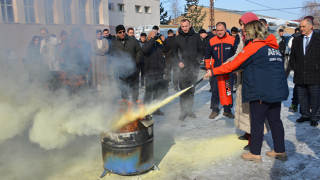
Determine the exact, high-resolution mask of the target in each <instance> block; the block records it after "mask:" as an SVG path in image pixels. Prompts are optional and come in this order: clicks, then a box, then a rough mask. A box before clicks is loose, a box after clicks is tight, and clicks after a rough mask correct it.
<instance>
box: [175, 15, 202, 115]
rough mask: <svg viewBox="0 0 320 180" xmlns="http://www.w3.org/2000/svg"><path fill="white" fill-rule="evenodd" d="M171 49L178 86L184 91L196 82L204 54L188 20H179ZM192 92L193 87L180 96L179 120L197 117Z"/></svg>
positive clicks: (199, 39) (198, 36) (198, 38)
mask: <svg viewBox="0 0 320 180" xmlns="http://www.w3.org/2000/svg"><path fill="white" fill-rule="evenodd" d="M173 48H174V49H173V59H174V61H175V62H176V63H177V64H178V65H179V68H180V72H179V86H180V88H181V89H185V88H188V87H190V86H192V85H193V84H194V83H196V82H197V78H198V74H199V69H200V68H199V67H200V60H201V59H202V58H203V56H204V52H205V47H204V46H203V42H202V41H201V38H200V35H199V34H197V33H195V31H194V29H193V28H192V26H191V24H190V21H189V20H187V19H182V20H181V23H180V28H179V35H178V36H176V37H175V41H174V45H173ZM178 51H180V54H181V59H180V58H179V56H178ZM194 92H195V88H194V87H193V88H191V89H189V90H188V91H187V92H185V93H183V94H182V95H181V96H180V108H181V114H180V116H179V120H184V119H185V118H186V117H187V116H189V117H191V118H196V117H197V116H196V115H195V114H194V113H193V112H192V106H193V100H194Z"/></svg>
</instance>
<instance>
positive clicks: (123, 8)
mask: <svg viewBox="0 0 320 180" xmlns="http://www.w3.org/2000/svg"><path fill="white" fill-rule="evenodd" d="M120 7H122V10H120ZM118 12H125V6H124V4H120V3H118Z"/></svg>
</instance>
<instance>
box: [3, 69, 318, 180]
mask: <svg viewBox="0 0 320 180" xmlns="http://www.w3.org/2000/svg"><path fill="white" fill-rule="evenodd" d="M203 75H204V71H201V73H200V74H199V77H203ZM288 84H289V90H290V96H289V98H288V100H287V101H284V102H283V105H282V111H281V118H282V120H283V123H284V128H285V145H286V151H287V155H288V161H286V162H282V161H280V160H275V159H270V158H268V157H266V156H265V153H266V151H269V150H272V149H273V142H272V137H271V132H269V133H268V134H266V135H265V137H264V141H263V147H262V153H261V155H262V163H261V164H257V163H253V162H246V161H243V160H242V159H241V158H240V155H241V153H243V152H246V151H244V150H243V147H244V146H245V145H246V144H247V141H240V140H238V139H237V136H239V135H242V134H243V132H242V131H240V130H237V129H236V128H235V126H234V122H233V119H229V118H227V117H224V116H222V115H221V113H220V114H219V116H218V117H217V118H215V119H214V120H212V119H209V118H208V116H209V115H210V113H211V110H210V98H211V93H209V91H208V90H209V82H208V80H204V81H203V82H201V83H200V84H199V85H198V86H197V88H196V95H195V102H194V108H193V110H194V112H195V114H196V115H197V118H196V119H192V118H189V117H187V118H186V119H185V120H184V121H179V120H178V116H179V111H180V108H179V98H177V99H175V100H174V101H173V102H171V103H169V104H167V105H166V106H164V107H163V108H161V110H162V111H163V112H164V113H165V116H163V117H160V116H154V120H155V125H154V129H155V134H154V136H155V140H154V156H155V157H154V159H155V164H156V165H157V166H158V167H159V169H160V171H149V172H146V173H144V174H140V175H136V176H119V175H115V174H107V175H106V176H105V177H104V178H102V179H106V180H107V179H117V180H118V179H119V180H121V179H124V180H127V179H128V180H129V179H130V180H136V179H137V180H138V179H148V180H149V179H166V180H169V179H178V180H180V179H185V180H189V179H190V180H194V179H198V180H202V179H210V180H211V179H213V180H215V179H217V180H221V179H252V180H253V179H259V180H260V179H288V180H289V179H292V180H296V179H320V160H319V156H320V129H319V128H320V126H318V127H311V126H310V124H309V123H308V122H306V123H302V124H297V123H296V122H295V120H296V119H297V118H299V117H300V115H299V113H298V112H295V113H292V112H289V111H288V108H289V106H290V105H291V98H292V91H293V85H294V84H293V83H292V74H291V75H290V76H289V79H288ZM174 93H175V91H173V89H172V87H171V88H170V95H171V94H174ZM143 95H144V89H141V90H140V96H139V97H140V98H142V97H143ZM233 112H234V111H233ZM27 136H28V131H26V132H24V133H22V134H21V135H19V136H16V137H14V138H12V139H10V140H7V141H6V142H4V143H2V144H0V179H4V180H7V179H8V180H25V179H28V180H29V179H30V180H37V179H39V180H82V179H83V180H93V179H94V180H95V179H100V178H99V176H100V175H101V173H102V172H103V162H102V157H101V144H100V137H99V136H90V137H87V136H78V137H77V138H76V139H75V140H74V141H72V142H71V143H69V144H68V145H67V146H66V147H65V148H63V149H59V150H45V149H42V148H40V147H39V145H37V144H34V143H31V142H30V141H29V139H28V137H27Z"/></svg>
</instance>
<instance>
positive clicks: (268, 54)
mask: <svg viewBox="0 0 320 180" xmlns="http://www.w3.org/2000/svg"><path fill="white" fill-rule="evenodd" d="M278 48H279V45H278V43H277V40H276V37H275V36H274V35H269V36H268V38H266V39H265V40H254V41H250V42H249V43H248V45H247V46H245V47H244V48H243V50H242V52H241V53H239V55H238V56H237V57H236V58H235V59H234V60H233V61H231V62H230V63H227V64H224V65H222V66H220V67H218V68H214V69H213V70H212V72H213V74H214V75H218V74H226V73H230V72H232V71H233V70H235V69H237V68H239V69H243V79H242V103H245V102H250V101H256V100H261V101H265V102H268V103H275V102H281V101H284V100H287V98H288V95H289V89H288V84H287V78H286V73H285V70H284V65H283V62H282V61H283V58H282V56H281V53H280V51H279V50H278Z"/></svg>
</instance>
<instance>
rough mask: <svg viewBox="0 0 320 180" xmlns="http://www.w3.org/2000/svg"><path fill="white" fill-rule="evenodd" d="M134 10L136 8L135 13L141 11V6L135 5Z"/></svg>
mask: <svg viewBox="0 0 320 180" xmlns="http://www.w3.org/2000/svg"><path fill="white" fill-rule="evenodd" d="M137 8H140V10H138V9H137ZM135 10H136V13H142V6H140V5H135Z"/></svg>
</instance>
